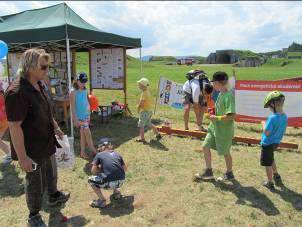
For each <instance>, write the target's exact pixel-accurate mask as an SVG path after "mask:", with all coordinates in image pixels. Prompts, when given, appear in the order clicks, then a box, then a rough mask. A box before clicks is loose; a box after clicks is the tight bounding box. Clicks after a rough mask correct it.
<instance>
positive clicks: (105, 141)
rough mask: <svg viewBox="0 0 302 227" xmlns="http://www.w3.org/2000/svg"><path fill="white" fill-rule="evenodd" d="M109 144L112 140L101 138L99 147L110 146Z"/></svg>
mask: <svg viewBox="0 0 302 227" xmlns="http://www.w3.org/2000/svg"><path fill="white" fill-rule="evenodd" d="M108 145H111V141H110V139H109V138H101V139H100V140H99V143H98V148H101V147H103V146H108Z"/></svg>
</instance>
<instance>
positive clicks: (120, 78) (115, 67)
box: [90, 48, 125, 90]
mask: <svg viewBox="0 0 302 227" xmlns="http://www.w3.org/2000/svg"><path fill="white" fill-rule="evenodd" d="M124 61H125V59H124V49H123V48H106V49H93V50H90V75H91V88H92V89H98V88H99V89H112V90H123V89H124V88H125V67H124Z"/></svg>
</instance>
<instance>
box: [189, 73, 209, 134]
mask: <svg viewBox="0 0 302 227" xmlns="http://www.w3.org/2000/svg"><path fill="white" fill-rule="evenodd" d="M186 78H187V81H186V82H185V84H184V85H183V92H184V115H183V116H184V123H185V130H189V126H188V123H189V114H190V107H191V106H192V105H193V109H194V112H195V116H196V123H197V125H198V128H199V130H200V131H203V132H206V131H207V130H206V129H205V128H204V127H203V126H202V121H203V115H204V111H205V107H206V106H207V103H206V101H205V100H206V99H205V95H206V94H211V93H212V91H213V87H212V85H211V83H210V81H209V80H208V78H207V76H206V73H205V72H204V71H203V70H199V69H196V70H190V71H189V72H188V73H187V74H186Z"/></svg>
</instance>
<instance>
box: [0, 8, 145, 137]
mask: <svg viewBox="0 0 302 227" xmlns="http://www.w3.org/2000/svg"><path fill="white" fill-rule="evenodd" d="M0 40H3V41H4V42H6V43H7V44H8V47H9V52H10V53H17V52H23V51H25V50H26V49H28V48H34V47H39V48H43V49H45V50H46V51H49V52H50V51H66V53H67V74H68V83H69V89H71V64H70V52H71V50H72V51H88V50H91V49H95V48H111V47H122V48H124V49H125V50H126V49H133V48H141V39H135V38H129V37H125V36H120V35H116V34H112V33H107V32H104V31H102V30H100V29H98V28H96V27H94V26H92V25H91V24H89V23H87V22H86V21H85V20H83V19H82V18H81V17H80V16H79V15H77V14H76V13H75V12H74V11H73V10H72V9H71V8H70V7H69V6H68V5H67V4H65V3H60V4H57V5H53V6H50V7H46V8H40V9H33V10H27V11H23V12H20V13H16V14H11V15H6V16H0ZM125 70H126V69H125ZM124 91H125V96H126V90H125V88H124ZM70 116H71V115H70ZM71 134H72V136H73V127H72V119H71Z"/></svg>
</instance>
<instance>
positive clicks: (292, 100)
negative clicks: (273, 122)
mask: <svg viewBox="0 0 302 227" xmlns="http://www.w3.org/2000/svg"><path fill="white" fill-rule="evenodd" d="M274 90H278V91H281V92H282V93H283V94H284V95H285V103H284V112H285V113H286V114H287V116H288V125H289V126H294V127H301V126H302V105H301V103H302V81H290V80H289V81H252V80H237V81H236V86H235V100H236V121H238V122H251V123H260V121H262V120H265V119H266V118H267V117H268V116H269V115H270V114H271V112H270V111H269V109H266V108H263V100H264V97H265V96H266V95H267V94H268V93H269V92H271V91H274Z"/></svg>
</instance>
